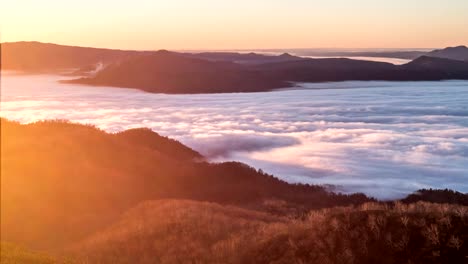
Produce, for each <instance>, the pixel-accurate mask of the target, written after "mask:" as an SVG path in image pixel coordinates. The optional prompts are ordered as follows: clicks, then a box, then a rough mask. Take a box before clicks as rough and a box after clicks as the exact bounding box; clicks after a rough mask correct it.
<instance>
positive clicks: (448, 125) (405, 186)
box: [1, 75, 468, 198]
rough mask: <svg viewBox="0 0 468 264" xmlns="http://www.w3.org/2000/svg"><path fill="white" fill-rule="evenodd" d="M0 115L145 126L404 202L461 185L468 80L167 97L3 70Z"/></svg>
mask: <svg viewBox="0 0 468 264" xmlns="http://www.w3.org/2000/svg"><path fill="white" fill-rule="evenodd" d="M2 77H3V78H2V98H1V99H2V103H1V116H3V117H6V118H9V119H14V120H18V121H21V122H32V121H36V120H40V119H52V118H61V119H69V120H72V121H76V122H81V123H91V124H95V125H97V126H98V127H100V128H102V129H105V130H107V131H119V130H124V129H128V128H134V127H143V126H144V127H150V128H151V129H153V130H154V131H156V132H158V133H160V134H163V135H167V136H170V137H174V138H176V139H179V140H181V141H182V142H184V143H185V144H188V145H189V146H191V147H193V148H195V149H196V150H198V151H200V152H202V153H203V154H205V155H206V156H209V157H211V158H212V159H213V160H217V161H220V160H240V161H243V162H246V163H248V164H250V165H252V166H254V167H257V168H262V169H264V170H265V171H267V172H269V173H272V174H274V175H275V176H277V177H279V178H282V179H285V180H287V181H290V182H304V183H319V184H333V185H336V186H337V189H338V190H340V191H343V192H356V191H361V192H365V193H367V194H369V195H373V196H376V197H379V198H395V197H402V196H404V195H405V194H407V193H409V192H412V191H414V190H417V189H419V188H430V187H432V188H451V189H456V190H459V191H462V192H468V82H467V81H447V82H393V83H392V82H341V83H321V84H303V87H304V89H297V90H284V91H278V92H270V93H252V94H211V95H210V94H207V95H162V94H149V93H144V92H140V91H136V90H131V89H115V88H105V87H88V86H79V85H64V84H59V83H57V82H56V80H57V77H56V76H44V75H42V76H40V75H38V76H21V75H6V76H5V75H4V76H2Z"/></svg>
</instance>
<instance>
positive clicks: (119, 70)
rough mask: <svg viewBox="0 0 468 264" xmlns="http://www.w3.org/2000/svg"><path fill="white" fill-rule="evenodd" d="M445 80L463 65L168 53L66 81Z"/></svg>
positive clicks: (465, 73) (265, 86) (223, 84)
mask: <svg viewBox="0 0 468 264" xmlns="http://www.w3.org/2000/svg"><path fill="white" fill-rule="evenodd" d="M166 65H167V66H166ZM444 79H468V64H467V63H464V62H460V61H454V60H447V59H439V58H430V57H425V56H423V57H420V58H418V59H416V60H415V61H413V62H411V63H409V64H406V65H393V64H390V63H384V62H372V61H361V60H351V59H344V58H343V59H302V60H292V61H282V62H274V63H262V64H252V65H245V64H236V63H231V62H219V61H217V62H213V61H206V60H199V59H192V58H187V57H185V56H181V55H179V54H176V53H171V54H167V56H161V55H159V54H155V55H143V56H139V57H136V58H135V57H134V58H131V59H129V60H126V61H123V62H121V63H118V64H115V65H111V66H109V67H108V68H106V69H105V70H103V71H101V72H99V73H98V74H97V75H96V76H94V77H88V78H82V79H77V80H72V81H69V82H71V83H83V84H91V85H106V86H117V87H128V88H138V89H142V90H144V91H148V92H156V93H223V92H258V91H270V90H273V89H276V88H283V87H290V86H293V85H294V84H293V83H294V82H325V81H347V80H362V81H366V80H384V81H424V80H444Z"/></svg>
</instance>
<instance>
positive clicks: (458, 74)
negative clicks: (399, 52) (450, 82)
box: [401, 56, 468, 80]
mask: <svg viewBox="0 0 468 264" xmlns="http://www.w3.org/2000/svg"><path fill="white" fill-rule="evenodd" d="M401 68H402V69H403V70H404V71H406V72H407V73H408V74H411V75H412V76H415V77H424V76H427V78H432V79H434V80H444V79H467V75H468V62H464V61H457V60H450V59H444V58H435V57H429V56H422V57H419V58H417V59H415V60H413V61H412V62H410V63H407V64H405V65H402V66H401Z"/></svg>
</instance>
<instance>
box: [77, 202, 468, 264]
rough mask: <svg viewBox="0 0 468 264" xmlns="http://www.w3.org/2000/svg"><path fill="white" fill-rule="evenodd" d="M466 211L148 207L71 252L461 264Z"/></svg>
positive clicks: (128, 257)
mask: <svg viewBox="0 0 468 264" xmlns="http://www.w3.org/2000/svg"><path fill="white" fill-rule="evenodd" d="M467 241H468V207H464V206H459V205H447V204H445V205H437V204H429V203H423V202H420V203H415V204H411V205H404V204H402V203H397V204H395V205H394V206H387V205H382V204H376V203H367V204H363V205H362V206H358V207H337V208H332V209H323V210H319V211H311V212H310V213H309V214H307V215H306V216H305V217H303V218H302V219H288V218H285V217H277V216H272V215H268V214H265V213H259V212H254V211H249V210H245V209H240V208H235V207H226V206H221V205H218V204H212V203H202V202H193V201H176V200H169V201H168V200H164V201H151V202H145V203H143V204H141V205H139V206H138V207H136V208H134V209H132V210H130V211H129V212H127V213H126V214H125V215H124V216H123V217H122V219H121V220H120V221H119V222H118V223H116V224H114V225H113V226H112V227H110V228H108V229H106V230H105V231H103V232H100V233H99V234H97V235H95V236H93V237H92V238H90V239H88V240H87V241H86V242H83V243H82V244H81V245H79V246H76V247H75V248H74V249H73V250H74V252H75V257H76V258H77V259H87V260H89V261H91V263H369V264H370V263H466V262H465V261H466V258H467V256H468V243H467Z"/></svg>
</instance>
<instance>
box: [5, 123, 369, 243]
mask: <svg viewBox="0 0 468 264" xmlns="http://www.w3.org/2000/svg"><path fill="white" fill-rule="evenodd" d="M1 133H2V138H1V143H2V144H1V148H2V149H1V174H2V178H1V183H2V185H1V188H2V193H1V195H2V199H1V209H2V214H1V228H2V229H1V231H2V239H3V240H7V241H12V242H19V243H24V244H25V245H27V246H32V247H33V248H40V249H51V248H57V247H62V246H63V245H64V244H68V243H72V242H76V241H78V240H80V239H83V238H84V237H86V236H87V235H89V234H91V233H93V232H95V231H97V230H99V229H101V228H103V227H105V226H107V225H108V224H109V223H111V222H113V221H115V219H116V218H117V217H118V216H119V215H120V214H121V213H122V212H124V211H126V210H128V209H130V208H132V207H133V206H135V205H137V204H138V203H140V202H142V201H145V200H154V199H162V198H177V199H194V200H203V201H212V202H218V203H222V204H233V205H238V206H242V207H248V208H253V209H261V210H264V211H265V210H268V211H272V212H273V211H274V212H277V213H284V212H285V211H287V212H289V213H294V214H301V213H302V212H305V211H306V210H308V209H312V208H324V207H329V206H332V205H349V204H359V203H362V202H366V201H370V200H371V199H369V198H367V197H366V196H364V195H362V194H361V195H360V194H356V195H339V194H333V193H329V192H327V191H326V190H325V189H324V188H322V187H319V186H309V185H291V184H288V183H286V182H283V181H281V180H279V179H277V178H275V177H273V176H271V175H267V174H265V173H263V172H260V171H257V170H255V169H253V168H251V167H248V166H247V165H245V164H241V163H237V162H227V163H220V164H212V163H207V162H204V161H203V158H202V157H201V156H200V154H198V153H197V152H195V151H193V150H191V149H189V148H187V147H185V146H184V145H182V144H180V143H179V142H176V141H174V140H171V139H168V138H165V137H161V136H159V135H158V134H156V133H154V132H152V131H150V130H147V129H139V130H130V131H126V132H122V133H117V134H107V133H105V132H103V131H101V130H99V129H96V128H94V127H92V126H86V125H78V124H71V123H67V122H64V121H46V122H38V123H34V124H29V125H20V124H18V123H15V122H10V121H7V120H4V119H2V121H1ZM272 199H273V200H278V201H281V202H280V203H278V204H280V206H276V205H272V203H268V202H266V201H269V200H272Z"/></svg>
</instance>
